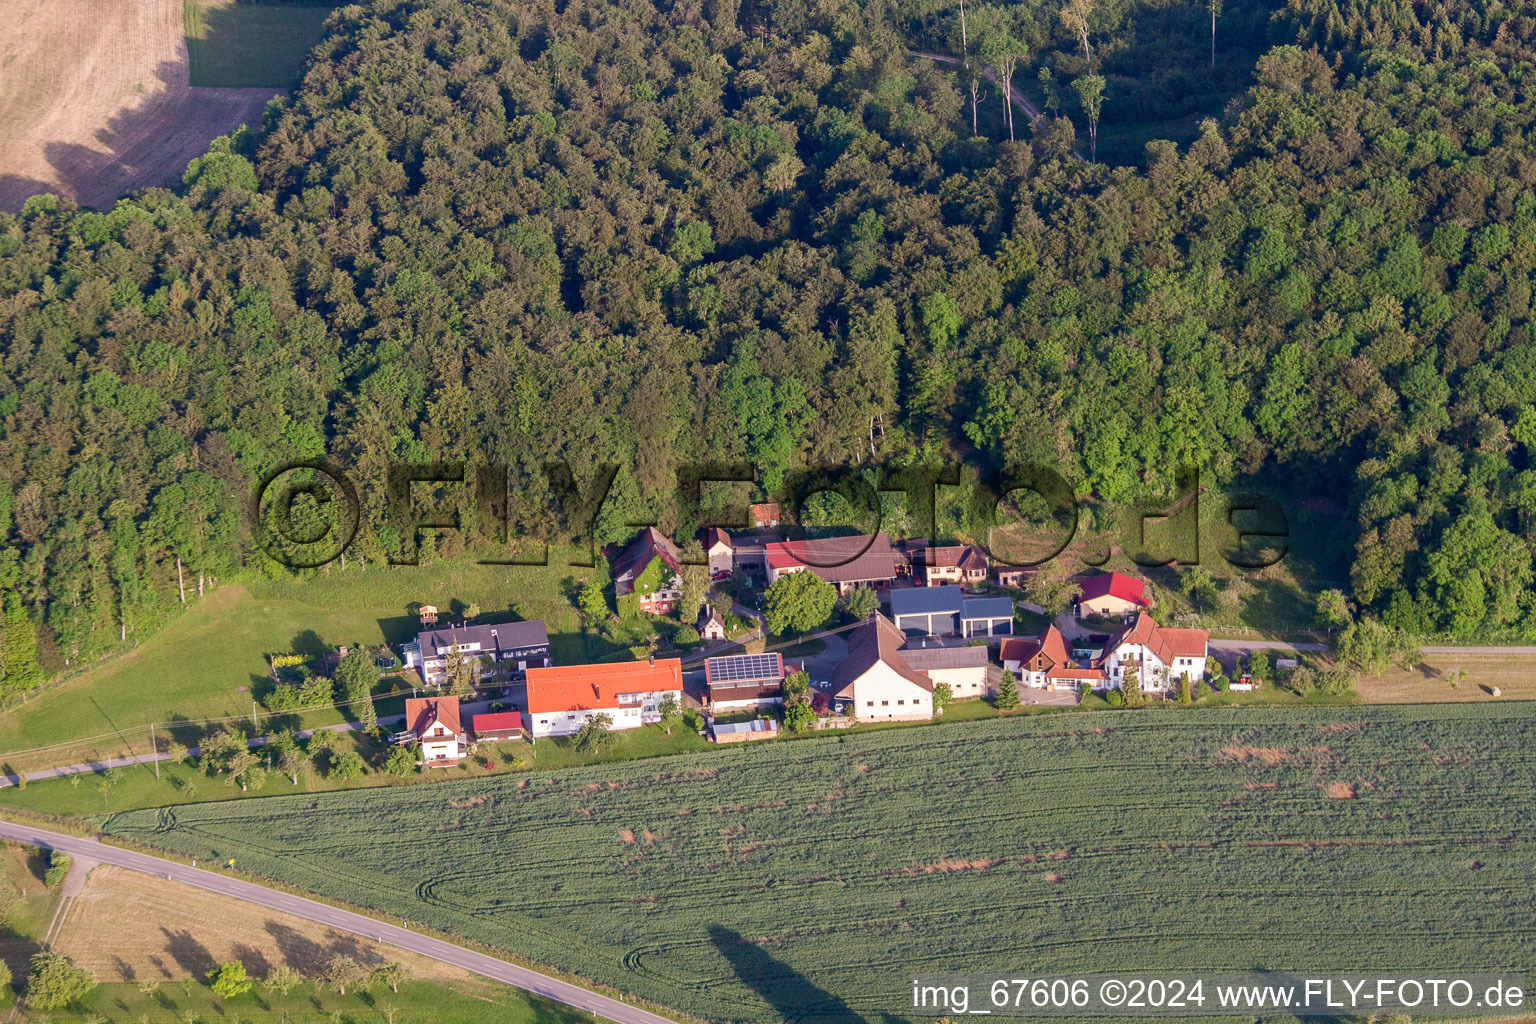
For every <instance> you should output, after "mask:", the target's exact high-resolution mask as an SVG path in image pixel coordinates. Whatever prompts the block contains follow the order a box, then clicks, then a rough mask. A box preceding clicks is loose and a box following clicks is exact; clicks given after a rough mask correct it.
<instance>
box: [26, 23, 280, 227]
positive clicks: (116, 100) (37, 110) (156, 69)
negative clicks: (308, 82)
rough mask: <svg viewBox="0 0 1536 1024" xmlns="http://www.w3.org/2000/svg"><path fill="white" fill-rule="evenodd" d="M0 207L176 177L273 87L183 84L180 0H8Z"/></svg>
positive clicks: (92, 197) (106, 200)
mask: <svg viewBox="0 0 1536 1024" xmlns="http://www.w3.org/2000/svg"><path fill="white" fill-rule="evenodd" d="M3 11H4V15H5V17H4V22H3V24H0V209H4V210H12V211H14V210H17V209H19V208H20V207H21V204H22V203H23V202H25V201H26V199H27V197H28V196H32V195H35V194H37V193H39V192H57V193H60V194H63V195H68V196H71V197H73V198H75V199H77V200H79V201H80V202H81V203H83V204H85V205H87V206H94V207H96V208H98V209H107V208H110V207H111V206H112V204H113V202H114V201H115V200H116V199H117V197H118V196H120V195H122V193H124V192H125V191H128V190H130V189H134V188H139V187H143V186H146V185H163V184H168V183H171V182H174V181H176V180H177V179H179V178H180V176H181V172H182V171H183V170H184V169H185V168H186V165H187V161H189V160H191V159H192V158H193V157H195V156H198V155H199V154H201V153H202V152H203V151H204V150H205V149H206V148H207V145H208V141H209V140H210V139H212V138H214V137H215V136H218V135H222V134H224V133H226V132H228V131H230V130H231V129H233V128H235V127H236V126H237V125H239V124H241V123H254V122H255V121H256V120H257V119H258V118H259V117H260V115H261V110H262V107H263V106H265V104H266V102H267V100H269V99H271V98H272V96H273V95H275V94H276V93H277V92H278V91H279V90H275V89H206V88H197V89H194V88H192V87H191V86H190V85H189V84H188V66H189V65H188V61H187V46H186V39H185V37H184V35H183V22H182V0H6V3H5V4H4V7H3Z"/></svg>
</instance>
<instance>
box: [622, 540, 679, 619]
mask: <svg viewBox="0 0 1536 1024" xmlns="http://www.w3.org/2000/svg"><path fill="white" fill-rule="evenodd" d="M657 561H659V562H660V564H659V566H658V568H657V569H655V570H651V572H650V574H649V575H647V570H649V569H650V567H651V563H653V562H657ZM682 564H683V560H682V556H681V555H679V554H678V551H677V545H675V544H673V543H672V542H671V541H670V540H668V539H667V538H666V536H665V535H664V534H662V532H661V531H660V530H658V529H656V527H654V526H647V527H646V528H645V529H644V530H641V531H640V535H639V536H637V537H636V538H635V539H634V540H632V541H630V542H629V544H628V545H626V546H625V547H624V549H623V550H622V551H620V552H619V553H618V555H616V556H615V557H614V559H613V596H614V597H615V598H616V599H617V602H618V605H619V610H620V612H621V613H622V612H623V611H624V610H625V609H626V608H627V607H628V606H631V605H633V606H634V607H637V608H639V610H640V611H643V612H646V613H648V614H650V615H665V614H667V613H668V612H671V611H672V609H674V608H676V607H677V602H678V600H679V599H680V598H681V597H682V587H683V579H682V575H681V573H682ZM631 595H633V596H631Z"/></svg>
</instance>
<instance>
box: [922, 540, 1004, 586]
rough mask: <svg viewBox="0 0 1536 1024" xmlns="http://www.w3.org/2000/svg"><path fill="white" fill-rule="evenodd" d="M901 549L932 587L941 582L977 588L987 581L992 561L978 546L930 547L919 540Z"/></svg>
mask: <svg viewBox="0 0 1536 1024" xmlns="http://www.w3.org/2000/svg"><path fill="white" fill-rule="evenodd" d="M902 550H903V551H904V552H905V553H906V556H907V561H908V562H909V563H910V564H911V566H912V568H913V570H914V572H915V571H916V570H919V569H920V570H922V572H923V576H924V578H925V579H926V580H927V582H928V585H929V586H930V587H931V586H934V585H935V584H940V583H963V584H965V585H967V586H972V587H974V586H978V585H980V584H982V583H985V582H986V580H987V567H988V565H989V562H990V560H989V559H988V558H987V553H986V551H985V550H983V549H982V548H980V547H978V546H977V545H975V544H936V545H931V544H929V543H928V542H927V541H926V540H921V539H919V540H909V541H907V542H905V543H904V544H903V545H902Z"/></svg>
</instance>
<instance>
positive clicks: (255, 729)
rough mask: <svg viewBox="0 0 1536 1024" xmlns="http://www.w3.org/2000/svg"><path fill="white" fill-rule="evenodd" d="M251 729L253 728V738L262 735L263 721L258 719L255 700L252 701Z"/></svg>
mask: <svg viewBox="0 0 1536 1024" xmlns="http://www.w3.org/2000/svg"><path fill="white" fill-rule="evenodd" d="M251 729H252V730H253V731H252V735H251V738H252V739H255V738H256V737H257V736H260V735H261V723H260V722H258V721H256V702H255V701H254V700H253V701H251Z"/></svg>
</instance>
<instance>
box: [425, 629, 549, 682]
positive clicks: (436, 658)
mask: <svg viewBox="0 0 1536 1024" xmlns="http://www.w3.org/2000/svg"><path fill="white" fill-rule="evenodd" d="M455 648H457V650H458V652H459V656H460V657H461V658H463V659H464V660H465V661H466V662H473V661H481V662H482V663H488V666H487V667H491V668H495V667H504V668H515V669H516V671H518V672H524V671H526V670H527V669H529V668H530V667H535V666H539V667H542V666H545V665H548V664H549V663H550V660H549V636H548V635H547V634H546V633H545V632H544V620H543V619H530V620H529V621H527V622H493V623H490V624H488V625H483V626H465V625H458V626H434V627H432V628H431V629H428V630H424V631H423V632H421V633H418V634H417V635H416V639H415V640H413V641H411V642H409V643H407V644H406V645H405V648H404V653H405V667H406V668H414V669H416V670H417V671H419V672H420V673H421V679H422V682H424V683H426V684H427V685H428V686H442V685H444V684H445V683H447V682H448V681H449V680H448V655H449V653H450V652H452V651H453V650H454V649H455Z"/></svg>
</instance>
